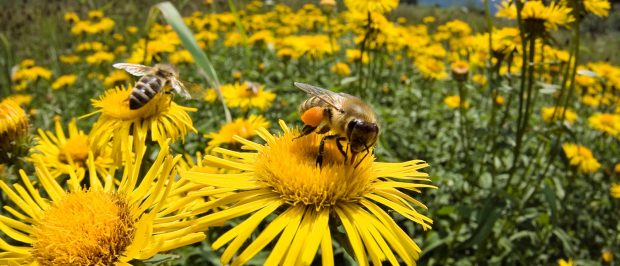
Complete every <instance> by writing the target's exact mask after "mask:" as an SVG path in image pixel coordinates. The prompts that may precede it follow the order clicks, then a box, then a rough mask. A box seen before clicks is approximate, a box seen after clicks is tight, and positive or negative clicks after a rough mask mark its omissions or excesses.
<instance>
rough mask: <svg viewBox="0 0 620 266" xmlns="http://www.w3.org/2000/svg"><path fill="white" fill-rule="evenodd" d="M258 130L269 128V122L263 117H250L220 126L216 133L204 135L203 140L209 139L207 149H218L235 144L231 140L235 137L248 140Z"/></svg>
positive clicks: (234, 141)
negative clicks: (227, 144) (221, 146)
mask: <svg viewBox="0 0 620 266" xmlns="http://www.w3.org/2000/svg"><path fill="white" fill-rule="evenodd" d="M259 128H269V122H268V121H267V120H266V119H265V118H264V117H263V116H260V115H250V117H248V118H247V119H245V118H237V119H235V121H233V122H230V123H228V124H226V125H224V126H222V128H221V129H220V131H218V132H217V133H216V132H213V133H209V134H206V135H205V138H209V139H211V140H210V141H209V144H208V147H207V149H209V150H210V149H213V148H215V147H219V146H220V145H222V144H224V143H229V144H230V143H237V141H236V140H235V139H234V138H233V136H235V135H236V136H239V137H242V138H244V139H249V138H251V137H252V136H255V135H256V130H258V129H259Z"/></svg>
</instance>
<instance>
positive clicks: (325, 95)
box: [293, 82, 348, 111]
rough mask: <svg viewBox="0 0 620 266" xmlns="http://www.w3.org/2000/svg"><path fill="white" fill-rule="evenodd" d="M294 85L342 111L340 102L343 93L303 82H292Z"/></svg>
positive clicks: (342, 98) (343, 96) (343, 95)
mask: <svg viewBox="0 0 620 266" xmlns="http://www.w3.org/2000/svg"><path fill="white" fill-rule="evenodd" d="M293 84H294V85H295V87H297V88H298V89H300V90H302V91H305V92H306V93H308V94H310V95H312V96H315V97H318V98H319V99H321V100H322V101H324V102H325V103H327V104H328V105H331V106H332V107H334V108H336V110H339V111H342V102H343V100H344V98H345V95H348V94H344V93H336V92H333V91H330V90H327V89H323V88H319V87H317V86H312V85H309V84H305V83H300V82H294V83H293Z"/></svg>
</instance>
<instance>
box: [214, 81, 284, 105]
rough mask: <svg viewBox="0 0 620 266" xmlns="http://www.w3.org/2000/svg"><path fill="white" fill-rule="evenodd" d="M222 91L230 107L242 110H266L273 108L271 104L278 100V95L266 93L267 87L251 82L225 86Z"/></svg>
mask: <svg viewBox="0 0 620 266" xmlns="http://www.w3.org/2000/svg"><path fill="white" fill-rule="evenodd" d="M221 90H222V95H223V96H224V99H226V104H228V106H230V107H237V108H241V109H242V110H246V109H248V108H250V107H256V108H258V109H260V110H265V109H267V108H269V106H271V102H273V100H274V99H275V98H276V94H275V93H273V92H271V91H266V90H265V86H263V85H258V84H255V83H250V82H244V83H235V84H224V85H222V87H221Z"/></svg>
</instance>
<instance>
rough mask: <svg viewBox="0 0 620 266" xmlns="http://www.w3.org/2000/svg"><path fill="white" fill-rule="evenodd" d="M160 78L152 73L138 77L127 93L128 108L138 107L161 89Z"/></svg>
mask: <svg viewBox="0 0 620 266" xmlns="http://www.w3.org/2000/svg"><path fill="white" fill-rule="evenodd" d="M161 82H162V81H161V80H160V79H159V78H157V77H156V76H153V75H146V76H143V77H142V78H140V80H138V82H136V85H135V86H134V87H133V90H131V94H130V95H129V109H131V110H135V109H140V107H142V106H144V105H145V104H146V103H148V102H149V101H150V100H151V99H153V97H155V95H156V94H157V93H159V92H160V91H161V89H162V84H161Z"/></svg>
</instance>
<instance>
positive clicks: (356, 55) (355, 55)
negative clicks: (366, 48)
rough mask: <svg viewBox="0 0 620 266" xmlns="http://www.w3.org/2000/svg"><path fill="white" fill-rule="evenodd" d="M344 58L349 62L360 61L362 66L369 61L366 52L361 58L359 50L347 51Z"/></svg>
mask: <svg viewBox="0 0 620 266" xmlns="http://www.w3.org/2000/svg"><path fill="white" fill-rule="evenodd" d="M346 56H347V59H348V60H349V62H359V61H360V60H362V64H368V62H369V61H370V58H369V57H368V52H364V55H363V56H362V51H360V50H359V49H347V51H346Z"/></svg>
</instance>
